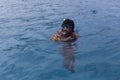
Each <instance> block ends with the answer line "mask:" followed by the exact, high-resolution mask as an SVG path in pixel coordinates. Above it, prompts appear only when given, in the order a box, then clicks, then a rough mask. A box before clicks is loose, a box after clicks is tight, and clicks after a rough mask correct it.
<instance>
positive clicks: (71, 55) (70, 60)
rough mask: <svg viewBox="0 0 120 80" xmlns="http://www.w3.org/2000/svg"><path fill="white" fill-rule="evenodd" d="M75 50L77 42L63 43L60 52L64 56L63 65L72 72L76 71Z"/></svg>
mask: <svg viewBox="0 0 120 80" xmlns="http://www.w3.org/2000/svg"><path fill="white" fill-rule="evenodd" d="M75 51H76V44H75V43H72V42H66V43H63V44H62V46H61V47H60V54H61V55H62V57H63V65H64V67H65V68H66V69H68V70H69V71H71V72H75Z"/></svg>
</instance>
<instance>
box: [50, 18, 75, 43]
mask: <svg viewBox="0 0 120 80" xmlns="http://www.w3.org/2000/svg"><path fill="white" fill-rule="evenodd" d="M61 27H62V29H61V30H59V31H57V33H56V34H55V35H53V37H52V40H55V41H63V42H67V41H73V40H76V39H77V33H76V32H75V31H74V27H75V25H74V22H73V20H70V19H64V21H63V23H62V25H61Z"/></svg>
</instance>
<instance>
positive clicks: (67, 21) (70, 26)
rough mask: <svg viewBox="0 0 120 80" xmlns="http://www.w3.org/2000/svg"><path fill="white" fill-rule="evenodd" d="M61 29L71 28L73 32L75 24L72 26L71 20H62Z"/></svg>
mask: <svg viewBox="0 0 120 80" xmlns="http://www.w3.org/2000/svg"><path fill="white" fill-rule="evenodd" d="M61 27H62V28H65V27H66V28H71V29H72V31H73V32H74V27H75V24H74V21H73V20H71V19H64V21H63V23H62V25H61Z"/></svg>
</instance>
